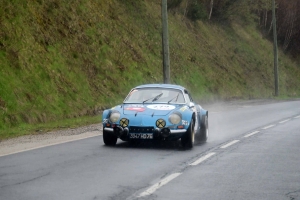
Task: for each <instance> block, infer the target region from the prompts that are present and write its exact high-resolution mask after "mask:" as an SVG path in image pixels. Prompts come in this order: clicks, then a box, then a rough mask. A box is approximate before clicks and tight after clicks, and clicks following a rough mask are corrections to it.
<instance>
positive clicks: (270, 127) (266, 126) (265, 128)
mask: <svg viewBox="0 0 300 200" xmlns="http://www.w3.org/2000/svg"><path fill="white" fill-rule="evenodd" d="M273 126H275V124H272V125H270V126H266V127H264V128H262V129H264V130H266V129H268V128H271V127H273Z"/></svg>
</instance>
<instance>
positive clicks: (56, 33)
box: [0, 0, 300, 138]
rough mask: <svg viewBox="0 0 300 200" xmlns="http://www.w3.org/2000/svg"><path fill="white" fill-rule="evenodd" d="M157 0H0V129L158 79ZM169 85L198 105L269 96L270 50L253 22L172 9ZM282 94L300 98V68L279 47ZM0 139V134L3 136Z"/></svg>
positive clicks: (75, 113)
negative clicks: (196, 17)
mask: <svg viewBox="0 0 300 200" xmlns="http://www.w3.org/2000/svg"><path fill="white" fill-rule="evenodd" d="M160 6H161V5H160V2H159V1H154V0H147V1H146V0H141V1H136V0H128V1H123V0H100V1H91V0H84V1H82V0H73V1H69V0H47V1H43V0H38V1H25V0H3V1H1V2H0V17H1V18H0V26H1V29H0V65H1V66H0V113H1V115H0V130H2V131H1V132H0V135H1V134H2V137H7V136H3V135H4V134H6V133H4V132H7V130H8V129H12V128H14V127H19V126H23V125H24V124H25V125H26V124H39V123H47V122H53V121H60V120H63V119H66V118H69V119H72V118H78V117H80V116H87V115H93V114H95V113H97V111H99V110H101V109H103V108H106V107H110V106H112V105H114V104H116V103H119V102H121V101H122V99H123V98H124V96H125V95H126V94H127V92H128V91H129V90H130V88H132V87H134V86H135V85H139V84H144V83H162V82H163V77H162V56H161V51H162V50H161V49H162V47H161V13H160V12H161V7H160ZM169 37H170V56H171V58H170V59H171V82H172V83H174V84H181V85H184V86H185V87H187V88H188V89H189V90H191V92H192V93H193V94H194V96H195V97H194V98H195V99H196V100H197V101H200V102H201V101H202V102H203V101H211V100H226V99H232V98H246V99H248V98H269V97H272V96H273V91H274V89H273V88H274V87H273V85H274V84H273V83H274V78H273V47H272V44H271V43H270V42H269V41H268V40H265V39H263V38H262V36H261V34H260V33H259V32H258V31H257V30H256V29H255V28H254V27H252V26H246V27H245V26H241V25H239V24H238V23H232V24H215V23H209V22H202V21H197V22H191V21H189V20H188V19H186V18H185V17H184V16H183V15H182V13H180V12H176V11H175V10H171V11H170V12H169ZM279 56H280V57H279V73H280V74H279V75H280V82H279V86H280V94H281V95H282V96H287V97H296V96H300V88H299V87H298V86H299V85H300V78H299V77H300V67H299V66H297V63H295V62H293V61H292V60H290V59H289V58H288V57H287V56H286V55H283V53H281V52H280V55H279ZM0 138H1V136H0Z"/></svg>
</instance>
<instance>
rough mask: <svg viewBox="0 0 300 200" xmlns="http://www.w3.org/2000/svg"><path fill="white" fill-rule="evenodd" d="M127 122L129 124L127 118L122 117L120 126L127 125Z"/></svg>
mask: <svg viewBox="0 0 300 200" xmlns="http://www.w3.org/2000/svg"><path fill="white" fill-rule="evenodd" d="M128 124H129V120H128V119H126V118H122V119H121V120H120V125H121V126H122V127H127V126H128Z"/></svg>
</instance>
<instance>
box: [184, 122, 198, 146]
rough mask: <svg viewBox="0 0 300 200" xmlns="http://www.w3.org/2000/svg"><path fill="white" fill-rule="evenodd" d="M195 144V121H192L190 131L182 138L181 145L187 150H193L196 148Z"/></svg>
mask: <svg viewBox="0 0 300 200" xmlns="http://www.w3.org/2000/svg"><path fill="white" fill-rule="evenodd" d="M194 142H195V133H194V120H191V123H190V126H189V128H188V130H187V131H186V133H185V134H184V136H183V137H182V138H181V145H182V146H183V147H185V148H188V149H191V148H193V146H194Z"/></svg>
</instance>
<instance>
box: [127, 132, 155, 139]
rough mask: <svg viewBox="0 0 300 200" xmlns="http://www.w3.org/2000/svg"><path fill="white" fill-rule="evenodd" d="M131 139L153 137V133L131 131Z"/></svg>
mask: <svg viewBox="0 0 300 200" xmlns="http://www.w3.org/2000/svg"><path fill="white" fill-rule="evenodd" d="M129 138H130V139H153V134H152V133H130V134H129Z"/></svg>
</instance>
